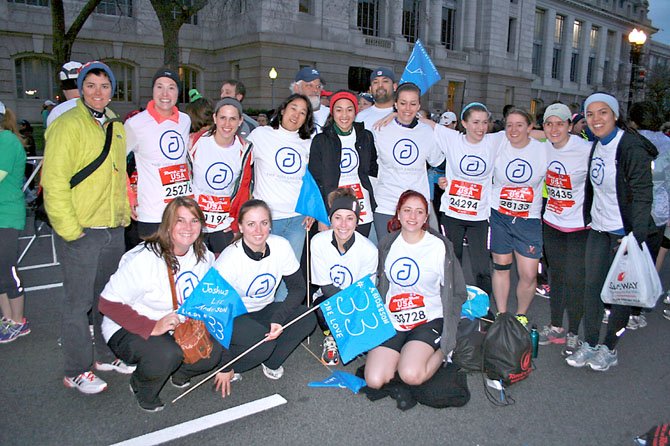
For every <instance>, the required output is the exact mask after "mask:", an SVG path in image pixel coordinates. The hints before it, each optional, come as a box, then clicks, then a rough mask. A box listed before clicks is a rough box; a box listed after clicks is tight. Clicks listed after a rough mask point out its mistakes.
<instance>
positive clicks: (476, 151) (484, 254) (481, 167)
mask: <svg viewBox="0 0 670 446" xmlns="http://www.w3.org/2000/svg"><path fill="white" fill-rule="evenodd" d="M490 119H491V114H490V113H489V110H488V109H487V108H486V106H485V105H484V104H482V103H479V102H472V103H470V104H468V105H466V106H465V107H463V111H462V112H461V122H462V124H463V127H464V128H465V134H463V133H460V132H457V131H455V130H452V129H450V128H447V127H445V126H442V125H434V127H435V139H436V141H437V144H438V146H439V147H440V149H441V150H442V151H443V152H444V154H445V156H446V159H447V162H446V164H445V172H444V173H445V176H444V177H442V178H440V179H439V180H438V184H439V185H440V187H441V188H442V189H445V192H444V194H442V200H441V204H440V224H441V225H442V226H443V227H444V231H445V233H446V235H447V237H448V238H449V240H451V242H452V243H453V244H454V251H455V252H456V257H457V258H458V260H459V262H461V261H462V259H463V237H465V236H467V238H468V245H469V249H468V252H469V253H470V264H471V268H472V275H473V277H474V278H475V283H476V285H477V286H478V287H479V288H481V289H482V290H484V291H486V293H488V294H489V295H491V293H492V288H491V260H490V259H491V255H490V253H489V250H488V238H489V237H488V236H489V222H488V219H489V215H490V213H491V205H490V196H491V188H492V185H491V179H492V177H493V167H494V164H495V160H496V156H497V154H498V149H499V147H500V145H501V143H502V142H503V141H504V139H505V133H504V132H496V133H488V126H489V122H490Z"/></svg>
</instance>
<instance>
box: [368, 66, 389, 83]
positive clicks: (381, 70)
mask: <svg viewBox="0 0 670 446" xmlns="http://www.w3.org/2000/svg"><path fill="white" fill-rule="evenodd" d="M377 77H388V78H389V79H391V82H395V74H393V70H392V69H390V68H389V67H378V68H375V69H374V70H372V73H371V74H370V82H372V81H373V80H374V79H375V78H377Z"/></svg>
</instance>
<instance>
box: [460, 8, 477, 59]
mask: <svg viewBox="0 0 670 446" xmlns="http://www.w3.org/2000/svg"><path fill="white" fill-rule="evenodd" d="M466 3H467V4H466ZM463 7H464V8H465V17H464V19H465V20H463V49H464V50H473V49H475V43H476V40H475V31H476V29H477V2H473V1H470V2H463Z"/></svg>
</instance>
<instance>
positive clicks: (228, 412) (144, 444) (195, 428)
mask: <svg viewBox="0 0 670 446" xmlns="http://www.w3.org/2000/svg"><path fill="white" fill-rule="evenodd" d="M286 403H287V401H286V399H284V397H282V396H281V395H279V394H277V393H275V394H274V395H271V396H268V397H265V398H261V399H259V400H255V401H251V402H248V403H245V404H242V405H240V406H235V407H231V408H230V409H225V410H222V411H220V412H216V413H213V414H211V415H206V416H204V417H200V418H196V419H195V420H191V421H186V422H184V423H181V424H177V425H175V426H171V427H166V428H165V429H161V430H159V431H156V432H151V433H149V434H145V435H141V436H139V437H135V438H131V439H129V440H126V441H122V442H120V443H115V444H113V445H111V446H152V445H158V444H162V443H166V442H168V441H172V440H176V439H177V438H181V437H185V436H187V435H190V434H194V433H196V432H200V431H203V430H205V429H209V428H212V427H215V426H218V425H220V424H225V423H228V422H230V421H235V420H238V419H240V418H244V417H247V416H249V415H253V414H255V413H258V412H262V411H264V410H268V409H272V408H273V407H277V406H281V405H282V404H286Z"/></svg>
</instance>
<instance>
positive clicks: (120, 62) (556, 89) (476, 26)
mask: <svg viewBox="0 0 670 446" xmlns="http://www.w3.org/2000/svg"><path fill="white" fill-rule="evenodd" d="M48 1H49V0H7V1H2V2H0V16H2V17H4V18H6V19H5V20H3V22H2V24H1V25H0V36H1V37H2V41H3V45H0V98H1V99H2V100H3V102H4V103H5V104H7V105H8V106H9V107H11V108H13V109H15V110H17V112H18V114H19V116H20V117H24V116H25V117H28V118H29V119H30V117H33V116H38V115H39V110H40V108H41V104H42V103H43V102H44V100H45V99H54V98H55V97H56V95H57V94H58V91H57V88H58V84H57V81H56V77H55V73H56V71H57V68H58V67H55V66H54V64H55V63H54V59H53V57H52V35H51V11H50V8H49V6H48ZM64 3H65V11H66V24H67V26H69V24H70V23H71V22H72V20H73V19H74V14H75V12H78V11H79V10H80V9H81V7H82V6H83V5H84V4H85V1H83V0H65V2H64ZM647 10H648V2H647V1H646V0H584V1H579V2H577V1H572V0H480V1H471V0H329V1H323V0H286V1H275V0H254V1H251V0H210V1H209V3H208V5H207V6H205V8H204V9H202V10H201V11H199V12H198V14H197V15H195V16H193V17H192V18H191V21H190V22H189V23H187V24H185V25H184V26H183V27H182V29H181V32H180V41H179V47H180V49H179V52H180V53H179V56H180V69H179V72H180V75H181V76H182V79H183V81H184V83H185V88H184V89H183V91H184V92H188V90H189V89H190V88H197V89H198V91H200V92H201V93H202V94H203V95H205V96H207V97H210V98H217V97H218V92H219V89H220V86H221V82H222V81H223V80H225V79H239V80H241V81H243V82H244V84H245V85H246V88H247V95H246V96H245V101H244V104H245V108H248V109H256V110H258V109H269V108H271V98H272V97H273V91H274V94H275V95H276V97H277V98H279V97H283V96H285V95H288V94H289V84H290V83H291V81H292V80H293V76H294V75H295V73H296V72H297V71H298V70H299V69H300V68H301V67H304V66H314V67H316V68H317V69H318V70H319V71H320V72H321V75H322V80H323V81H325V87H326V88H327V89H328V90H331V91H334V90H338V89H340V88H349V89H352V90H355V91H365V90H367V88H368V82H369V74H370V70H371V69H373V68H375V67H378V66H389V67H392V68H393V69H394V70H395V72H396V74H397V76H400V74H401V73H402V71H403V68H404V66H405V64H406V62H407V58H408V57H409V54H410V52H411V49H412V47H413V44H414V42H416V41H417V40H418V39H420V40H421V41H422V42H423V44H424V46H425V47H426V49H427V51H428V52H429V54H430V56H431V58H432V60H433V62H434V63H435V65H436V66H437V68H438V70H439V71H440V74H441V76H442V80H441V81H440V82H439V83H438V84H436V85H435V86H433V87H432V88H431V90H430V91H429V93H428V94H426V95H425V96H424V98H423V101H424V105H425V106H427V107H428V108H430V109H431V110H432V111H444V110H446V109H449V110H455V111H459V110H460V109H461V107H462V106H463V104H465V103H468V102H470V101H474V100H478V101H482V102H485V103H486V104H487V105H489V106H490V108H491V110H492V111H493V112H494V113H495V114H496V115H497V116H496V117H499V116H500V113H501V111H502V107H503V106H504V105H505V104H508V103H513V104H516V105H519V106H523V107H527V108H528V109H530V110H531V111H536V110H539V109H540V108H542V107H544V106H546V105H548V104H550V103H552V102H553V101H555V100H560V101H562V102H564V103H566V104H573V105H575V104H580V103H581V102H582V101H583V99H584V98H585V97H586V96H588V95H589V94H590V93H591V92H593V91H596V90H607V91H610V92H612V93H613V94H615V95H616V96H617V97H618V98H620V100H621V102H622V104H625V103H626V101H627V98H628V89H629V87H630V81H631V63H630V44H629V43H628V34H629V33H630V31H632V30H633V28H637V29H641V30H643V31H644V32H645V33H646V34H647V35H648V36H650V37H651V36H652V34H653V33H654V32H655V31H656V29H655V28H654V27H653V25H652V23H651V22H650V21H649V19H648V18H647ZM652 38H653V37H652ZM669 57H670V47H668V46H667V45H662V44H658V43H655V42H651V41H647V43H646V44H645V45H644V46H643V48H642V61H643V62H642V64H643V65H645V67H646V71H645V74H646V75H647V76H651V75H652V72H653V70H654V68H653V67H663V66H665V67H667V64H668V58H669ZM71 59H74V60H79V61H82V62H85V61H88V60H92V59H97V60H101V61H104V62H105V63H107V64H108V65H109V66H110V67H111V68H112V69H113V70H114V73H115V75H116V78H117V83H118V88H117V91H116V93H115V97H114V108H115V110H116V111H118V112H119V113H120V114H121V115H124V114H125V113H126V112H127V111H130V110H132V109H136V108H138V107H140V106H144V105H145V104H146V102H147V101H148V100H149V99H150V96H151V91H150V88H149V87H148V86H149V85H151V82H150V79H151V76H152V75H153V73H154V72H155V71H156V69H157V68H158V67H160V66H162V62H163V39H162V35H161V30H160V26H159V23H158V19H157V17H156V14H155V12H154V10H153V9H152V6H151V3H150V2H149V0H103V1H102V2H101V3H100V5H99V6H98V7H97V9H96V10H95V12H94V13H93V14H92V15H91V16H90V17H89V19H88V21H87V22H86V24H85V25H84V27H83V29H82V31H81V32H80V34H79V37H78V39H77V41H76V42H75V44H74V47H73V51H72V56H71ZM650 64H651V65H650ZM273 67H274V68H275V70H276V72H277V78H276V79H270V78H269V76H268V73H269V71H270V69H271V68H273ZM659 69H660V68H659ZM638 74H639V73H638ZM636 94H637V95H638V96H637V97H638V98H640V97H642V95H644V94H645V91H644V88H640V89H639V91H637V92H636Z"/></svg>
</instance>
